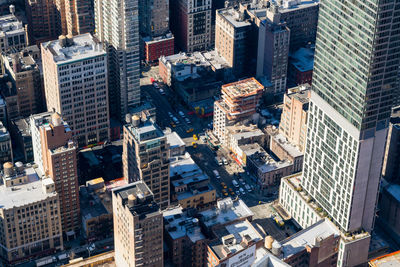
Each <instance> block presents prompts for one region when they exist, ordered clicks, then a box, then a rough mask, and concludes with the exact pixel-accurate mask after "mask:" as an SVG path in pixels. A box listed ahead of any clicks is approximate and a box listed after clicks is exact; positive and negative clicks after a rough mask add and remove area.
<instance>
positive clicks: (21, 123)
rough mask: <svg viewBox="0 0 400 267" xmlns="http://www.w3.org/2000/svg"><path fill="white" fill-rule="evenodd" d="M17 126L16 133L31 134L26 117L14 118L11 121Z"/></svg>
mask: <svg viewBox="0 0 400 267" xmlns="http://www.w3.org/2000/svg"><path fill="white" fill-rule="evenodd" d="M11 123H12V124H14V125H15V126H16V128H18V133H19V134H20V135H22V136H31V128H30V127H29V120H28V118H22V119H15V120H12V122H11Z"/></svg>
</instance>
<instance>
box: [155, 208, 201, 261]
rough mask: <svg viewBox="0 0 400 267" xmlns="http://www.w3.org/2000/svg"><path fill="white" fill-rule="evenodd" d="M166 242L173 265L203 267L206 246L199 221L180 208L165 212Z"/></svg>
mask: <svg viewBox="0 0 400 267" xmlns="http://www.w3.org/2000/svg"><path fill="white" fill-rule="evenodd" d="M163 216H164V226H165V242H166V244H167V245H168V247H169V251H170V253H169V254H170V257H171V259H172V263H173V264H174V266H177V267H186V266H192V267H203V266H204V264H205V255H206V253H205V244H206V242H207V241H208V239H207V238H206V236H205V235H204V234H203V233H202V232H201V227H200V224H199V219H197V218H194V217H191V216H190V215H189V214H188V213H187V212H184V211H183V208H182V207H180V206H178V207H175V208H170V209H168V210H166V211H164V212H163Z"/></svg>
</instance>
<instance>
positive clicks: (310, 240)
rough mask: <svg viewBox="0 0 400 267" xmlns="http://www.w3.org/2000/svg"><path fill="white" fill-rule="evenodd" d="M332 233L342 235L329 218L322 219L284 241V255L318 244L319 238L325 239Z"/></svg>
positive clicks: (288, 255) (286, 256) (289, 255)
mask: <svg viewBox="0 0 400 267" xmlns="http://www.w3.org/2000/svg"><path fill="white" fill-rule="evenodd" d="M331 235H333V236H340V231H339V230H338V228H337V227H336V226H335V225H334V224H333V223H331V222H330V221H329V220H328V219H324V220H320V221H319V222H317V223H315V224H313V225H312V226H310V227H308V228H305V229H303V230H301V231H300V232H297V233H296V234H294V235H292V236H290V237H289V238H287V239H285V240H284V241H282V244H281V245H282V253H283V255H282V257H283V258H288V257H291V256H292V255H294V254H297V253H298V252H300V251H302V250H304V249H306V247H310V248H312V247H315V246H318V244H316V242H318V240H324V239H326V238H328V237H329V236H331Z"/></svg>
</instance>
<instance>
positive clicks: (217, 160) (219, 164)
mask: <svg viewBox="0 0 400 267" xmlns="http://www.w3.org/2000/svg"><path fill="white" fill-rule="evenodd" d="M215 162H216V163H217V164H218V166H222V160H221V159H220V158H218V157H215Z"/></svg>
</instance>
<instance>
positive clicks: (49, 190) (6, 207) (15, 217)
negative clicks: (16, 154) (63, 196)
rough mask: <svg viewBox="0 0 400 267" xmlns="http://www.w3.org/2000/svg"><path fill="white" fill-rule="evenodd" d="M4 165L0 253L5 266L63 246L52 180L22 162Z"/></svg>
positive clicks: (0, 210) (58, 209) (58, 203)
mask: <svg viewBox="0 0 400 267" xmlns="http://www.w3.org/2000/svg"><path fill="white" fill-rule="evenodd" d="M3 166H4V168H3V172H2V173H1V174H0V177H1V179H2V184H1V186H0V202H1V203H2V205H1V208H0V222H1V223H0V245H1V247H2V249H1V250H0V255H1V258H2V260H5V263H4V264H5V265H4V266H10V265H12V264H14V263H17V262H20V261H26V260H28V259H29V258H34V257H40V256H41V255H43V254H49V253H55V252H56V251H59V250H62V249H63V238H62V228H61V220H60V201H59V195H58V194H57V192H56V190H55V184H54V182H53V180H52V179H50V178H48V177H39V176H38V174H37V173H36V171H35V170H34V169H33V168H31V167H29V168H27V167H25V166H24V165H23V164H22V163H21V162H19V164H16V165H15V166H14V165H13V164H12V163H10V162H6V163H4V165H3ZM1 263H2V262H1V261H0V264H1ZM2 265H3V264H2Z"/></svg>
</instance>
